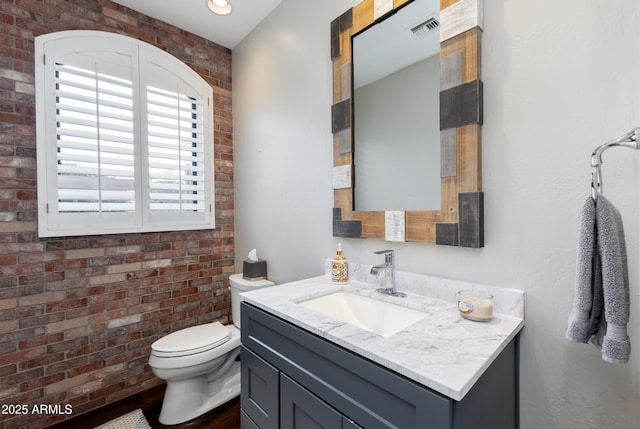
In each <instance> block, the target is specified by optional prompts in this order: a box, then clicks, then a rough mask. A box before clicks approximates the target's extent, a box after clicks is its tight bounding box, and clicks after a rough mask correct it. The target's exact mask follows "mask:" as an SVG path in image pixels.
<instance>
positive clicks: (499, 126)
mask: <svg viewBox="0 0 640 429" xmlns="http://www.w3.org/2000/svg"><path fill="white" fill-rule="evenodd" d="M357 3H358V1H357V0H328V1H323V2H318V1H313V0H283V2H282V4H281V5H280V6H279V8H278V9H277V10H276V11H275V12H274V13H273V14H272V15H271V16H269V17H268V18H267V19H266V20H265V21H264V22H263V23H262V24H261V25H260V27H259V28H258V29H256V31H254V32H253V33H252V34H251V35H250V36H249V37H247V38H246V39H245V40H244V41H243V42H242V43H241V44H240V45H239V46H238V47H237V48H236V49H235V50H234V58H233V68H234V76H233V79H234V80H233V82H234V129H235V133H236V134H235V137H234V145H235V149H234V150H235V153H234V156H235V159H234V162H235V165H234V171H235V177H234V180H235V187H236V197H235V198H236V200H235V201H236V205H235V219H236V234H237V236H236V249H237V253H236V257H237V268H238V270H239V269H241V261H242V259H244V257H245V256H246V254H247V252H248V251H249V250H250V249H251V248H253V247H257V248H258V252H259V254H261V256H262V257H264V258H265V259H267V260H268V263H269V277H271V278H272V279H273V280H275V281H276V282H278V283H282V282H287V281H292V280H296V279H300V278H304V277H310V276H315V275H319V274H321V273H322V271H323V263H324V262H323V260H324V258H326V257H330V256H332V255H333V254H334V252H335V248H336V245H337V243H338V241H342V242H343V247H344V249H345V254H346V256H347V257H349V258H350V259H351V260H353V261H358V262H361V263H365V264H374V263H379V262H381V261H380V258H379V256H377V255H373V254H372V252H373V251H374V250H378V249H383V248H393V249H395V251H396V261H397V265H398V268H399V269H402V270H407V271H414V272H420V273H428V274H433V275H439V276H443V277H451V278H459V279H463V280H474V281H479V282H484V283H489V284H492V285H496V286H501V287H513V288H518V289H522V290H524V291H526V293H527V313H526V326H525V328H524V331H523V333H522V343H521V422H522V428H523V429H540V428H545V429H554V428H555V429H573V428H585V427H593V428H599V429H608V428H623V429H631V428H635V427H637V422H638V421H640V411H639V410H640V407H638V404H639V403H640V393H639V391H640V361H639V353H638V350H639V349H640V333H639V325H640V313H639V308H638V301H639V294H640V286H639V285H638V230H639V228H638V223H639V222H638V214H639V206H640V204H639V194H640V192H639V187H638V184H637V183H638V180H639V178H640V175H639V174H638V173H639V172H638V162H637V160H638V156H639V155H638V154H637V153H635V152H632V151H630V150H628V149H613V150H611V151H608V152H607V153H606V154H605V157H604V160H605V166H604V170H603V172H604V189H605V194H606V195H607V196H608V197H609V198H610V199H611V200H612V201H613V203H614V204H616V205H617V206H618V208H619V209H620V210H621V212H622V216H623V218H624V220H625V228H626V237H627V242H628V253H629V270H630V276H631V294H632V314H633V316H632V321H631V323H630V335H631V341H632V344H633V352H632V358H631V361H630V362H629V364H627V365H624V366H616V365H611V364H606V363H604V362H603V361H602V360H601V359H600V357H599V353H598V352H597V351H596V350H595V349H593V348H591V347H589V346H586V345H581V344H572V343H568V342H567V341H566V340H565V339H564V331H565V328H566V320H567V316H568V313H569V310H570V308H571V302H572V298H573V277H574V268H575V253H576V241H577V228H576V225H577V213H578V209H579V207H580V205H581V203H582V202H583V200H584V199H585V198H586V197H587V196H588V193H589V174H590V168H589V157H590V154H591V151H592V150H593V149H594V148H595V147H596V146H597V145H599V144H600V143H602V142H604V141H606V140H609V139H612V138H614V137H617V136H618V135H619V134H622V133H624V132H626V131H628V130H629V129H631V128H632V127H634V126H640V98H639V96H640V60H639V59H638V58H640V22H639V20H640V18H639V16H640V3H639V2H638V1H637V0H617V1H614V0H606V1H604V0H586V1H585V0H568V1H563V2H557V1H554V0H540V1H537V2H531V1H526V0H510V1H487V2H484V16H485V30H484V35H483V46H482V58H483V71H482V79H483V81H484V85H485V87H484V88H485V104H484V108H485V123H484V127H483V153H482V158H483V189H484V192H485V205H486V206H485V217H486V223H485V234H486V237H485V242H486V246H485V247H484V248H483V249H476V250H474V249H457V248H447V247H439V246H438V247H437V246H435V245H432V244H418V243H386V242H384V241H380V240H353V239H348V240H338V239H334V238H333V237H332V236H331V208H332V206H333V193H332V190H331V166H332V136H331V132H330V124H331V119H330V107H329V106H330V105H331V103H332V95H331V94H332V91H331V76H332V74H331V62H330V60H329V57H330V53H329V52H330V51H329V22H330V21H331V20H332V19H334V18H335V17H336V16H338V15H339V14H341V13H342V12H344V11H345V10H346V9H347V8H349V7H351V6H353V5H355V4H357Z"/></svg>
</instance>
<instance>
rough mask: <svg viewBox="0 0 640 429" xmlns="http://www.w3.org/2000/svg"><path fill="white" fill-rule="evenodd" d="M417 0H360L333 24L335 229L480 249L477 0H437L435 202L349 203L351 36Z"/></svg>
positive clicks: (336, 231) (481, 197) (352, 144)
mask: <svg viewBox="0 0 640 429" xmlns="http://www.w3.org/2000/svg"><path fill="white" fill-rule="evenodd" d="M419 1H422V0H363V1H362V2H361V3H359V4H358V5H357V6H355V7H353V8H351V9H349V10H348V11H346V12H345V13H344V14H342V15H341V16H339V17H338V18H336V19H335V20H334V21H332V23H331V59H332V62H333V102H334V104H333V106H332V132H333V136H334V137H333V150H334V163H333V188H334V208H333V235H334V236H336V237H356V238H380V239H385V240H387V241H419V242H433V243H436V244H441V245H450V246H462V247H476V248H477V247H483V246H484V226H483V223H484V194H483V192H482V169H481V130H482V121H483V114H482V91H483V86H482V81H481V75H480V71H481V68H480V65H481V55H480V53H481V49H480V47H481V36H482V3H481V2H482V0H457V1H456V0H440V14H439V17H438V18H437V20H438V21H439V32H440V34H439V40H440V96H439V107H440V109H439V117H440V118H439V119H440V120H439V122H440V155H439V156H440V207H439V208H437V209H429V210H403V209H402V208H400V209H398V208H393V209H390V210H386V209H385V210H373V211H360V210H356V207H355V206H354V203H355V201H354V183H357V179H356V176H357V175H356V174H354V173H355V171H356V166H355V165H354V147H355V146H357V144H358V142H357V141H354V102H353V94H354V91H353V83H352V82H353V40H352V39H353V37H355V36H356V35H359V34H361V33H362V32H364V31H366V30H367V29H369V28H372V27H373V26H374V25H377V24H379V23H383V22H384V21H385V20H386V19H388V18H390V17H392V16H393V15H395V14H396V13H397V12H398V11H400V10H401V9H403V8H404V7H406V6H408V5H410V4H411V3H413V2H419ZM419 18H420V17H419V16H417V17H416V19H419ZM425 161H426V160H425ZM425 164H426V162H425ZM382 170H384V169H382ZM380 174H385V172H384V171H381V172H380ZM356 186H357V185H356Z"/></svg>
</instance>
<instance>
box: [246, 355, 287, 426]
mask: <svg viewBox="0 0 640 429" xmlns="http://www.w3.org/2000/svg"><path fill="white" fill-rule="evenodd" d="M240 361H241V362H242V365H241V368H242V369H241V381H240V383H241V388H240V406H241V408H242V411H244V412H245V413H246V414H247V415H248V416H249V417H251V420H253V422H254V423H255V425H256V426H257V427H259V428H260V429H278V424H279V419H280V416H279V406H278V402H279V401H278V396H279V394H280V380H279V371H278V369H277V368H274V367H273V366H271V365H270V364H269V363H267V362H265V361H264V360H262V359H261V358H260V357H258V356H256V355H255V354H254V353H252V352H251V351H250V350H247V349H246V348H245V347H241V348H240ZM242 427H243V429H245V426H244V424H243V426H242ZM247 427H248V428H250V427H251V426H247Z"/></svg>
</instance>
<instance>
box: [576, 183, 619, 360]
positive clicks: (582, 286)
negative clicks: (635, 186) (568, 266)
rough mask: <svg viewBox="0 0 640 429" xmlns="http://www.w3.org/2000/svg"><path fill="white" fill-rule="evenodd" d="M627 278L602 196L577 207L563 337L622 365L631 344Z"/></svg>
mask: <svg viewBox="0 0 640 429" xmlns="http://www.w3.org/2000/svg"><path fill="white" fill-rule="evenodd" d="M628 322H629V277H628V272H627V254H626V247H625V240H624V228H623V225H622V217H621V216H620V213H619V212H618V210H617V209H616V208H615V207H614V206H613V205H612V204H611V202H609V201H608V200H607V199H606V198H604V197H603V196H599V197H598V200H597V202H594V201H593V199H592V198H588V199H587V200H586V201H585V203H584V204H583V206H582V209H581V217H580V230H579V239H578V257H577V261H576V278H575V292H574V305H573V311H572V313H571V315H570V316H569V326H568V328H567V334H566V337H567V339H568V340H570V341H575V342H583V343H586V342H588V343H591V344H593V345H595V346H596V347H598V348H601V349H602V359H604V360H605V361H607V362H611V363H626V362H628V360H629V354H630V351H631V346H630V342H629V337H628V335H627V323H628Z"/></svg>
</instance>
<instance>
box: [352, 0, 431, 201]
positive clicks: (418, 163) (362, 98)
mask: <svg viewBox="0 0 640 429" xmlns="http://www.w3.org/2000/svg"><path fill="white" fill-rule="evenodd" d="M439 10H440V2H439V0H414V1H413V2H411V3H409V4H408V5H407V6H405V7H403V8H401V9H400V10H398V11H397V12H396V13H395V14H394V15H391V16H390V17H388V18H387V19H385V20H383V21H382V22H380V23H378V24H375V25H373V26H371V27H368V28H367V29H366V30H364V31H362V32H360V33H359V34H357V35H355V36H354V37H353V38H352V44H353V79H352V82H353V95H352V97H353V139H354V142H353V150H354V177H355V180H354V209H355V210H358V211H369V210H433V209H439V208H440V114H439V94H440V55H439V52H440V41H439V34H438V21H439Z"/></svg>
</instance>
